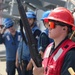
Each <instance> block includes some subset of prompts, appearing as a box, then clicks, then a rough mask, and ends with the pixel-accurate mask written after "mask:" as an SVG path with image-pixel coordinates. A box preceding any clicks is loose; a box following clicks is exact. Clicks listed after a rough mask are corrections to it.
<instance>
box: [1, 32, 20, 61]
mask: <svg viewBox="0 0 75 75" xmlns="http://www.w3.org/2000/svg"><path fill="white" fill-rule="evenodd" d="M20 39H21V33H20V32H17V31H16V34H15V35H14V36H12V35H11V33H10V32H6V33H4V34H3V35H0V44H2V43H4V44H5V47H6V59H7V60H15V59H16V51H17V48H18V44H19V42H20Z"/></svg>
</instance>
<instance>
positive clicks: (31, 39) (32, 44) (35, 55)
mask: <svg viewBox="0 0 75 75" xmlns="http://www.w3.org/2000/svg"><path fill="white" fill-rule="evenodd" d="M16 1H17V3H18V10H19V13H20V16H21V20H22V23H23V26H24V30H25V32H26V37H27V39H28V45H29V50H30V55H31V58H32V59H33V60H34V62H35V64H36V66H37V67H41V66H42V64H41V62H42V58H41V56H40V54H39V52H38V50H37V46H36V43H35V40H34V37H33V34H32V31H31V29H30V26H29V23H28V20H27V16H26V14H25V10H24V8H23V5H22V3H21V1H20V0H16Z"/></svg>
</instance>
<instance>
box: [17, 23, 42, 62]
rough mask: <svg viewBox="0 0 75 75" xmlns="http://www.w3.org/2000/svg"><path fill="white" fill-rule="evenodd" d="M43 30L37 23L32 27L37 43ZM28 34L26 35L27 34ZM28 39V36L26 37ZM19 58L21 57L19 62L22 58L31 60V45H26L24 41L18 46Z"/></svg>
mask: <svg viewBox="0 0 75 75" xmlns="http://www.w3.org/2000/svg"><path fill="white" fill-rule="evenodd" d="M40 33H41V31H40V30H39V28H38V27H37V25H36V24H35V25H34V27H33V28H32V34H33V36H34V39H35V40H36V43H37V42H38V38H39V35H40ZM25 36H26V35H25ZM26 40H27V38H26ZM18 56H19V57H18V58H19V62H21V59H22V60H27V61H29V60H30V58H31V57H30V51H29V46H28V44H27V45H26V44H25V42H24V41H21V42H20V44H19V47H18Z"/></svg>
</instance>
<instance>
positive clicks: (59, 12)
mask: <svg viewBox="0 0 75 75" xmlns="http://www.w3.org/2000/svg"><path fill="white" fill-rule="evenodd" d="M47 19H49V20H54V21H59V22H63V23H66V24H68V25H71V26H74V18H73V15H72V14H71V12H70V11H69V10H68V9H66V8H64V7H57V8H55V9H54V10H53V11H52V12H51V13H50V14H49V16H48V17H47Z"/></svg>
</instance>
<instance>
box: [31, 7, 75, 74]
mask: <svg viewBox="0 0 75 75" xmlns="http://www.w3.org/2000/svg"><path fill="white" fill-rule="evenodd" d="M47 19H48V20H49V24H50V27H49V37H50V38H52V39H53V40H54V43H51V44H50V45H48V47H47V48H46V50H45V53H44V57H43V58H44V59H43V62H42V67H40V68H39V67H37V66H36V65H35V63H34V61H33V60H32V63H33V66H34V68H33V74H34V75H70V74H69V72H68V68H69V67H72V68H73V69H74V70H75V43H74V42H73V41H72V40H70V39H69V38H68V34H69V33H71V32H72V30H73V29H74V28H73V27H74V18H73V16H72V14H71V12H70V11H69V10H68V9H66V8H64V7H57V8H55V9H54V10H53V11H52V12H51V13H50V14H49V16H48V17H47Z"/></svg>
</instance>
